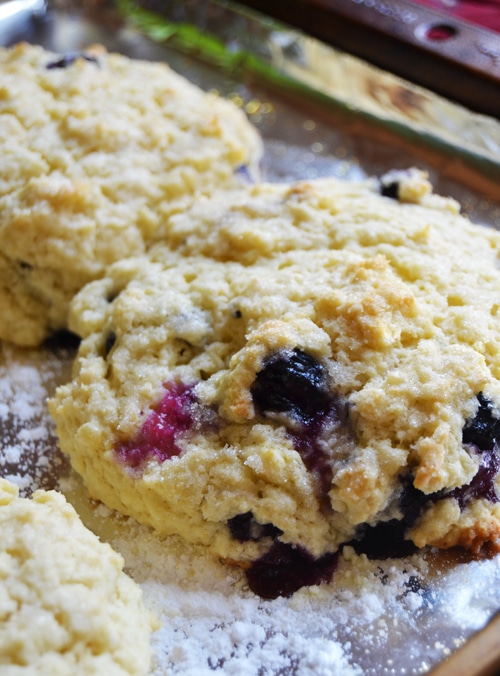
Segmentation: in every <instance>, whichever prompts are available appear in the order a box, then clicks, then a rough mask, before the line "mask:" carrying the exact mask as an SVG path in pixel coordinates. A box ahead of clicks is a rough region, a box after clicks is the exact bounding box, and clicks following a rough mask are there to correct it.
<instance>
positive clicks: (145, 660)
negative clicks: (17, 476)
mask: <svg viewBox="0 0 500 676" xmlns="http://www.w3.org/2000/svg"><path fill="white" fill-rule="evenodd" d="M0 530H1V533H2V537H1V538H0V580H1V584H0V671H1V672H2V674H5V676H15V675H16V676H17V675H19V676H20V675H21V674H26V675H31V674H33V675H34V674H36V675H37V676H53V675H54V674H61V675H63V674H64V675H65V674H82V675H83V674H85V675H88V676H92V675H95V676H101V674H109V675H110V676H126V675H132V676H141V675H144V676H145V675H146V674H147V673H149V667H150V660H151V649H150V636H151V632H152V630H153V626H154V620H153V618H152V616H151V615H150V613H149V612H148V611H147V610H146V609H145V608H144V606H143V603H142V593H141V590H140V588H139V587H138V586H137V585H136V584H135V582H133V581H132V580H131V578H129V577H128V576H127V575H126V574H125V573H124V572H123V559H122V557H121V556H120V555H119V554H117V553H116V552H114V551H113V550H112V549H111V547H110V546H109V545H108V544H105V543H102V542H100V541H99V539H98V538H97V536H95V535H94V534H93V533H91V532H90V531H89V530H87V529H86V528H85V527H84V526H83V524H82V522H81V521H80V519H79V517H78V515H77V514H76V512H75V510H74V509H73V508H72V507H71V506H70V505H69V504H68V503H67V502H66V500H65V499H64V496H63V495H61V494H60V493H57V492H55V491H42V490H40V491H36V492H35V493H34V494H33V496H32V498H31V499H28V498H21V497H19V494H18V489H17V487H16V486H14V485H13V484H11V483H10V482H8V481H6V480H5V479H0Z"/></svg>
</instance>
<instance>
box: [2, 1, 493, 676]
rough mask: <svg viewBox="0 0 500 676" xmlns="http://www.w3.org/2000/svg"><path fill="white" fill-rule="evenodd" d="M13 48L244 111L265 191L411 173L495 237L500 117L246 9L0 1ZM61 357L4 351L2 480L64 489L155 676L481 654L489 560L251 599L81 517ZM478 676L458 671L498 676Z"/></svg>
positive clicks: (192, 553) (451, 561)
mask: <svg viewBox="0 0 500 676" xmlns="http://www.w3.org/2000/svg"><path fill="white" fill-rule="evenodd" d="M20 39H25V40H29V41H32V42H35V43H38V44H42V45H44V46H46V47H47V48H50V49H53V50H54V51H58V52H66V51H74V50H78V49H81V48H82V47H85V46H87V45H88V44H90V43H96V42H100V43H102V44H104V45H105V46H106V47H107V48H108V49H109V50H113V51H119V52H122V53H125V54H127V55H129V56H131V57H136V58H144V59H157V60H160V59H161V60H166V61H168V62H169V63H170V64H171V66H172V67H173V68H174V69H176V70H178V71H179V72H181V73H182V74H184V75H185V76H186V77H188V78H189V79H190V80H192V81H193V82H195V83H196V84H198V85H200V86H201V87H202V88H204V89H214V90H218V91H219V92H221V93H222V94H224V95H226V96H228V97H230V98H231V99H232V100H233V101H234V102H235V103H236V104H237V105H240V106H241V107H242V108H243V109H244V110H245V111H246V112H247V114H248V116H249V118H250V119H251V120H252V121H253V122H254V124H255V125H256V126H257V127H258V128H259V129H260V131H261V133H262V135H263V138H264V142H265V158H264V167H263V168H264V171H265V174H266V177H267V179H269V180H271V181H277V180H291V179H294V178H311V179H313V178H315V177H320V176H327V175H333V176H337V177H342V178H345V179H346V180H349V179H353V178H360V177H365V176H369V175H374V174H381V173H383V172H385V171H387V170H389V169H391V168H405V167H408V166H419V167H421V168H423V169H426V170H427V171H428V172H429V175H430V178H431V180H432V182H433V183H434V185H435V189H436V191H437V192H440V193H442V194H446V195H451V196H453V197H455V198H457V199H459V200H460V202H461V203H462V205H463V209H464V211H465V212H466V213H467V214H469V215H470V217H471V218H472V219H473V220H475V221H477V222H481V223H483V224H485V225H488V226H491V227H496V228H500V197H499V191H498V184H499V180H500V123H499V122H498V120H495V119H493V118H490V117H488V116H484V115H481V114H475V113H472V112H470V111H468V110H466V109H464V108H463V107H461V106H457V105H455V104H453V103H451V102H450V101H449V100H447V99H444V98H441V97H439V96H438V95H436V94H434V93H432V92H430V91H428V90H425V89H422V88H420V87H418V86H416V85H413V84H410V83H409V82H407V81H404V80H400V79H398V78H397V77H396V76H394V75H391V74H389V73H387V72H385V71H383V70H380V69H378V68H375V67H373V66H371V65H369V64H367V63H365V62H363V61H361V60H359V59H357V58H355V57H352V56H350V55H348V54H346V53H344V52H341V51H338V50H335V49H333V48H331V47H329V46H327V45H325V44H323V43H321V42H318V41H317V40H315V39H313V38H311V37H309V36H308V35H306V34H304V33H301V32H300V31H297V30H296V29H291V28H290V27H289V26H284V25H282V24H280V23H279V22H277V21H276V20H274V19H270V18H269V17H266V16H263V15H261V14H256V13H253V12H252V11H249V10H248V9H246V8H243V7H242V6H239V5H236V4H231V3H229V2H216V1H209V0H198V1H197V2H195V1H193V0H188V1H186V2H181V1H180V0H173V1H170V2H162V3H160V2H157V3H149V4H148V3H141V6H139V4H138V3H133V2H128V1H127V2H124V1H122V2H119V3H118V4H117V5H114V4H111V5H110V4H108V3H96V2H92V3H89V5H88V7H87V6H85V5H82V4H81V3H62V4H61V3H57V4H56V3H50V2H49V3H47V4H45V3H40V2H34V1H33V2H26V3H23V2H20V1H16V2H14V1H13V2H3V3H2V2H0V41H1V42H2V43H3V44H4V45H8V44H12V43H14V42H16V41H18V40H20ZM0 80H1V73H0ZM0 161H1V160H0ZM72 356H73V349H72V348H71V347H64V346H61V345H47V346H45V347H44V348H41V349H39V350H20V349H16V348H14V347H12V346H9V345H7V344H3V345H0V438H1V439H2V444H1V446H0V474H1V475H3V476H8V477H10V478H11V479H12V480H14V481H16V482H17V483H18V484H19V485H20V486H21V488H22V491H23V492H24V493H26V494H29V492H30V491H32V490H33V489H34V488H37V487H44V488H49V487H55V488H58V489H60V490H62V491H63V492H64V493H65V494H66V495H67V497H68V499H69V500H70V501H71V502H73V504H74V505H75V506H76V508H77V510H78V511H79V513H80V515H81V516H82V519H83V520H84V522H85V523H86V524H87V525H89V527H91V528H92V529H93V530H95V531H96V532H97V533H98V534H99V535H100V536H101V537H102V538H103V539H106V540H108V541H109V542H110V543H111V544H112V545H113V546H114V547H115V548H116V549H117V550H118V551H120V552H121V553H122V554H123V555H124V557H125V560H126V565H127V570H128V572H129V573H130V574H131V575H132V576H133V577H134V578H135V579H136V580H137V581H138V582H139V584H140V585H141V586H142V588H143V591H144V597H145V600H146V602H147V603H148V604H149V605H150V606H151V607H152V608H153V609H154V610H155V611H156V612H157V614H158V615H159V616H160V619H161V620H162V628H161V629H160V630H159V631H158V632H157V633H156V634H155V636H154V638H153V647H154V653H155V661H154V665H153V668H152V673H153V674H155V675H158V676H159V675H162V676H163V675H166V674H186V675H187V674H196V676H198V675H201V676H203V675H205V674H207V675H208V674H212V673H214V672H215V673H219V674H234V673H238V674H249V675H250V674H251V675H252V676H253V675H254V674H255V675H257V674H266V675H267V674H269V675H273V676H274V675H276V676H277V675H278V674H300V675H307V674H325V675H326V676H333V675H334V674H339V675H341V676H351V675H352V676H353V675H359V674H363V675H367V676H382V675H383V674H394V675H399V674H401V675H403V674H405V675H408V674H424V673H428V672H430V671H431V670H432V669H434V668H436V669H438V668H439V669H445V668H447V665H448V664H450V663H451V662H449V661H448V660H451V659H453V656H454V655H456V654H459V653H457V650H459V649H461V648H462V647H464V646H465V647H466V648H467V647H468V646H470V645H474V643H473V640H471V637H473V636H474V635H475V634H476V633H477V632H478V631H480V630H482V629H483V628H484V627H485V625H486V624H487V623H488V621H489V620H490V619H491V618H493V616H494V615H495V613H496V612H497V610H498V609H499V608H500V559H499V557H496V558H495V557H493V558H485V559H481V560H475V559H473V558H471V557H470V556H468V555H466V554H464V553H459V552H446V553H436V552H434V551H428V552H425V553H422V554H421V555H419V556H416V557H411V558H409V559H401V560H394V561H392V560H388V561H369V560H368V559H366V558H364V557H358V556H355V555H354V554H352V555H349V554H346V555H345V556H343V557H342V559H341V561H340V564H339V568H338V570H337V572H336V574H335V576H334V580H333V582H332V583H331V584H330V585H328V586H322V587H310V588H306V589H303V590H301V591H300V592H297V593H296V594H295V595H294V596H293V597H292V598H291V599H277V600H276V601H261V600H259V599H258V598H256V597H255V596H253V595H252V594H251V593H250V592H249V591H248V590H247V589H246V588H245V584H244V579H243V577H242V574H241V572H240V571H239V570H238V569H233V568H231V567H227V566H225V565H224V564H222V563H221V562H219V561H217V560H214V559H212V558H210V557H208V556H207V555H206V553H205V552H203V551H202V550H201V549H199V548H196V547H192V546H190V545H187V544H185V543H183V542H181V541H180V540H179V539H177V538H159V537H158V536H156V535H155V534H154V533H152V532H151V531H149V529H147V528H145V527H142V526H139V525H138V524H136V523H135V522H133V521H132V520H131V519H127V518H124V517H119V516H118V515H115V514H112V513H110V512H109V510H107V509H104V508H103V507H102V506H100V505H97V504H95V503H92V502H90V501H89V500H88V498H87V497H86V494H85V491H84V489H83V487H82V485H81V483H80V482H79V480H78V479H77V478H76V477H75V476H74V475H73V474H72V473H71V471H70V469H69V465H68V462H67V461H66V460H65V458H64V457H62V455H61V453H60V452H59V450H58V449H57V443H56V440H55V437H54V433H53V426H52V423H51V421H50V419H49V417H48V414H47V412H46V408H45V401H46V398H47V396H49V395H50V393H51V392H52V391H53V389H54V387H55V386H56V384H57V383H59V382H62V381H64V380H65V379H67V378H68V377H69V370H70V366H71V359H72ZM491 626H493V627H494V625H491ZM488 645H489V647H488V650H489V651H490V652H491V650H492V647H491V640H490V643H489V644H488ZM497 666H498V664H496V665H494V667H493V668H496V667H497ZM476 667H477V668H475V667H473V668H475V671H474V670H473V671H468V674H469V675H472V674H477V675H479V674H482V675H483V676H486V674H487V673H495V671H489V672H487V671H486V670H485V669H486V667H484V663H483V666H481V665H479V663H478V662H477V663H476ZM488 668H491V660H490V664H489V667H488ZM481 669H482V671H481ZM442 673H443V674H444V672H442ZM454 673H455V672H454ZM456 673H460V672H459V671H457V672H456Z"/></svg>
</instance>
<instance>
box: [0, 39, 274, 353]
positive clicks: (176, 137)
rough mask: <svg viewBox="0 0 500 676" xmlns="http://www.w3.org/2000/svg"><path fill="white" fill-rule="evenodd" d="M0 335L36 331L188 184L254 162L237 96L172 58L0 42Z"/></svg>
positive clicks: (201, 183)
mask: <svg viewBox="0 0 500 676" xmlns="http://www.w3.org/2000/svg"><path fill="white" fill-rule="evenodd" d="M0 72H1V77H0V154H1V157H2V161H1V163H0V338H3V339H7V340H11V341H14V342H16V343H19V344H22V345H36V344H38V343H40V342H41V341H42V340H43V339H44V338H45V337H46V336H47V335H48V334H50V333H51V332H53V331H56V330H58V329H61V328H65V327H66V321H67V311H68V304H69V301H70V299H71V298H72V296H73V295H74V294H75V293H76V292H77V291H78V290H79V289H80V288H81V287H82V286H83V285H84V284H85V283H86V282H88V281H90V280H92V279H96V278H98V277H99V276H100V275H101V274H102V273H103V270H104V268H105V267H106V265H108V264H109V263H111V262H112V261H115V260H119V259H121V258H123V257H125V256H128V255H131V254H135V255H137V254H140V253H141V252H142V251H143V250H144V247H145V246H146V245H147V243H148V242H149V241H151V240H153V239H154V238H155V236H156V231H157V228H158V226H159V224H160V223H161V222H162V221H163V219H165V217H166V216H167V215H168V214H170V213H172V212H175V211H176V210H179V209H182V208H183V207H184V206H185V203H186V200H188V199H189V198H190V197H191V196H192V195H193V194H195V193H197V192H204V191H209V190H211V189H213V188H214V187H217V188H219V189H226V188H232V187H234V186H238V185H240V184H241V183H244V182H246V181H248V180H252V179H253V178H255V177H256V176H258V165H259V161H260V156H261V150H262V147H261V146H262V144H261V140H260V137H259V135H258V133H257V131H256V130H255V129H254V127H253V126H252V125H251V124H250V122H249V121H248V120H247V118H246V116H245V114H244V113H243V111H242V110H240V109H238V108H237V107H236V106H234V105H233V104H232V103H230V102H229V101H227V100H224V99H222V98H220V97H218V96H216V95H215V94H211V93H205V92H204V91H202V90H201V89H199V88H198V87H196V86H195V85H193V84H191V83H189V82H188V81H187V80H186V79H185V78H183V77H182V76H180V75H178V74H177V73H175V72H174V71H173V70H171V69H170V68H169V67H168V66H167V65H166V64H161V63H152V62H145V61H140V60H132V59H128V58H126V57H125V56H121V55H118V54H108V53H106V52H105V51H104V49H103V48H100V47H91V48H89V49H88V50H87V51H84V52H82V53H81V54H66V55H64V56H63V55H58V54H54V53H51V52H48V51H45V50H43V49H42V48H40V47H37V46H29V45H27V44H19V45H17V46H15V47H14V48H12V49H0Z"/></svg>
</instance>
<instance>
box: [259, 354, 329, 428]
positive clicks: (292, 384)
mask: <svg viewBox="0 0 500 676" xmlns="http://www.w3.org/2000/svg"><path fill="white" fill-rule="evenodd" d="M251 393H252V397H253V401H254V404H255V406H256V408H257V410H258V411H259V412H260V413H261V414H262V415H266V413H288V414H290V415H291V416H292V417H293V418H295V419H296V420H298V421H300V422H302V423H308V422H310V421H311V420H313V419H314V418H318V417H321V416H322V415H324V414H325V412H326V411H327V410H328V408H329V406H330V393H329V390H328V384H327V376H326V371H325V369H324V368H323V366H322V365H321V364H319V362H317V361H316V359H314V357H312V356H311V355H310V354H307V352H304V351H303V350H300V349H298V348H295V349H294V350H292V351H283V352H279V353H278V354H275V355H273V356H271V357H270V358H269V359H268V360H267V362H266V363H265V365H264V368H263V369H262V371H259V373H257V376H256V378H255V382H254V384H253V385H252V388H251Z"/></svg>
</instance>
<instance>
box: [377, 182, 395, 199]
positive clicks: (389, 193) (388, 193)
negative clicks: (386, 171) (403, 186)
mask: <svg viewBox="0 0 500 676" xmlns="http://www.w3.org/2000/svg"><path fill="white" fill-rule="evenodd" d="M380 194H381V195H382V197H390V198H391V199H393V200H398V199H399V183H398V181H389V182H387V183H381V185H380Z"/></svg>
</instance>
